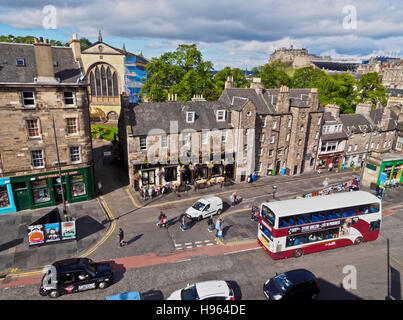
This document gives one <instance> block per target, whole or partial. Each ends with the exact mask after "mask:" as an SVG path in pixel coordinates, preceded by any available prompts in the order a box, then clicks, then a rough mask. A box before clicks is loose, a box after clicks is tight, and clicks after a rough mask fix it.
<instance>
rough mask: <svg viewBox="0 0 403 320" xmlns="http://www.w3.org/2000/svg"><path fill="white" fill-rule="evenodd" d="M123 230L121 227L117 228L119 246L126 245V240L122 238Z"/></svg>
mask: <svg viewBox="0 0 403 320" xmlns="http://www.w3.org/2000/svg"><path fill="white" fill-rule="evenodd" d="M124 236H125V234H124V232H123V229H122V228H119V246H120V247H123V246H125V245H126V241H125V240H124Z"/></svg>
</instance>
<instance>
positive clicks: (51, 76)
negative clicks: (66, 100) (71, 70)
mask: <svg viewBox="0 0 403 320" xmlns="http://www.w3.org/2000/svg"><path fill="white" fill-rule="evenodd" d="M39 40H40V42H36V41H35V43H34V54H35V61H36V71H37V77H36V78H37V82H42V83H54V82H57V81H56V78H55V71H54V69H53V55H52V47H51V46H50V44H49V43H43V37H40V38H39Z"/></svg>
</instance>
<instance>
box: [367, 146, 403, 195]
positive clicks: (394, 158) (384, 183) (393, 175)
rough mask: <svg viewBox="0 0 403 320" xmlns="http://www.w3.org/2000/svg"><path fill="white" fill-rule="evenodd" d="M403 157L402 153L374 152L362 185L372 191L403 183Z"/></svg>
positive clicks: (370, 157) (369, 160) (369, 159)
mask: <svg viewBox="0 0 403 320" xmlns="http://www.w3.org/2000/svg"><path fill="white" fill-rule="evenodd" d="M402 171H403V155H402V154H401V153H395V152H387V153H378V152H372V153H371V154H370V156H369V157H368V160H367V164H366V166H365V168H364V172H363V179H362V184H363V185H365V186H368V187H371V188H372V189H374V190H375V189H377V188H379V187H383V188H384V187H389V186H395V185H397V184H402V183H403V177H402V176H403V174H402V173H403V172H402Z"/></svg>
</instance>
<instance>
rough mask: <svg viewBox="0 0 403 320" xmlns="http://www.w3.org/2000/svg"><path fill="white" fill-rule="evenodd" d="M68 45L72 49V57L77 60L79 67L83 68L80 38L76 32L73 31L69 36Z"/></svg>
mask: <svg viewBox="0 0 403 320" xmlns="http://www.w3.org/2000/svg"><path fill="white" fill-rule="evenodd" d="M69 47H70V48H71V49H72V50H73V55H74V59H75V60H76V61H78V62H79V63H80V66H81V68H83V66H82V61H81V44H80V40H78V36H77V33H74V34H73V35H72V36H71V40H70V43H69Z"/></svg>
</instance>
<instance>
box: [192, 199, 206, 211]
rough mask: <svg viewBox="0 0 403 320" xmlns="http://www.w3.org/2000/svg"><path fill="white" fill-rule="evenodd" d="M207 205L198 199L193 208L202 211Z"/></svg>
mask: <svg viewBox="0 0 403 320" xmlns="http://www.w3.org/2000/svg"><path fill="white" fill-rule="evenodd" d="M205 206H206V204H204V203H203V202H200V201H197V202H196V203H195V204H194V205H193V206H192V208H193V209H195V210H197V211H202V210H203V208H204V207H205Z"/></svg>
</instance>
